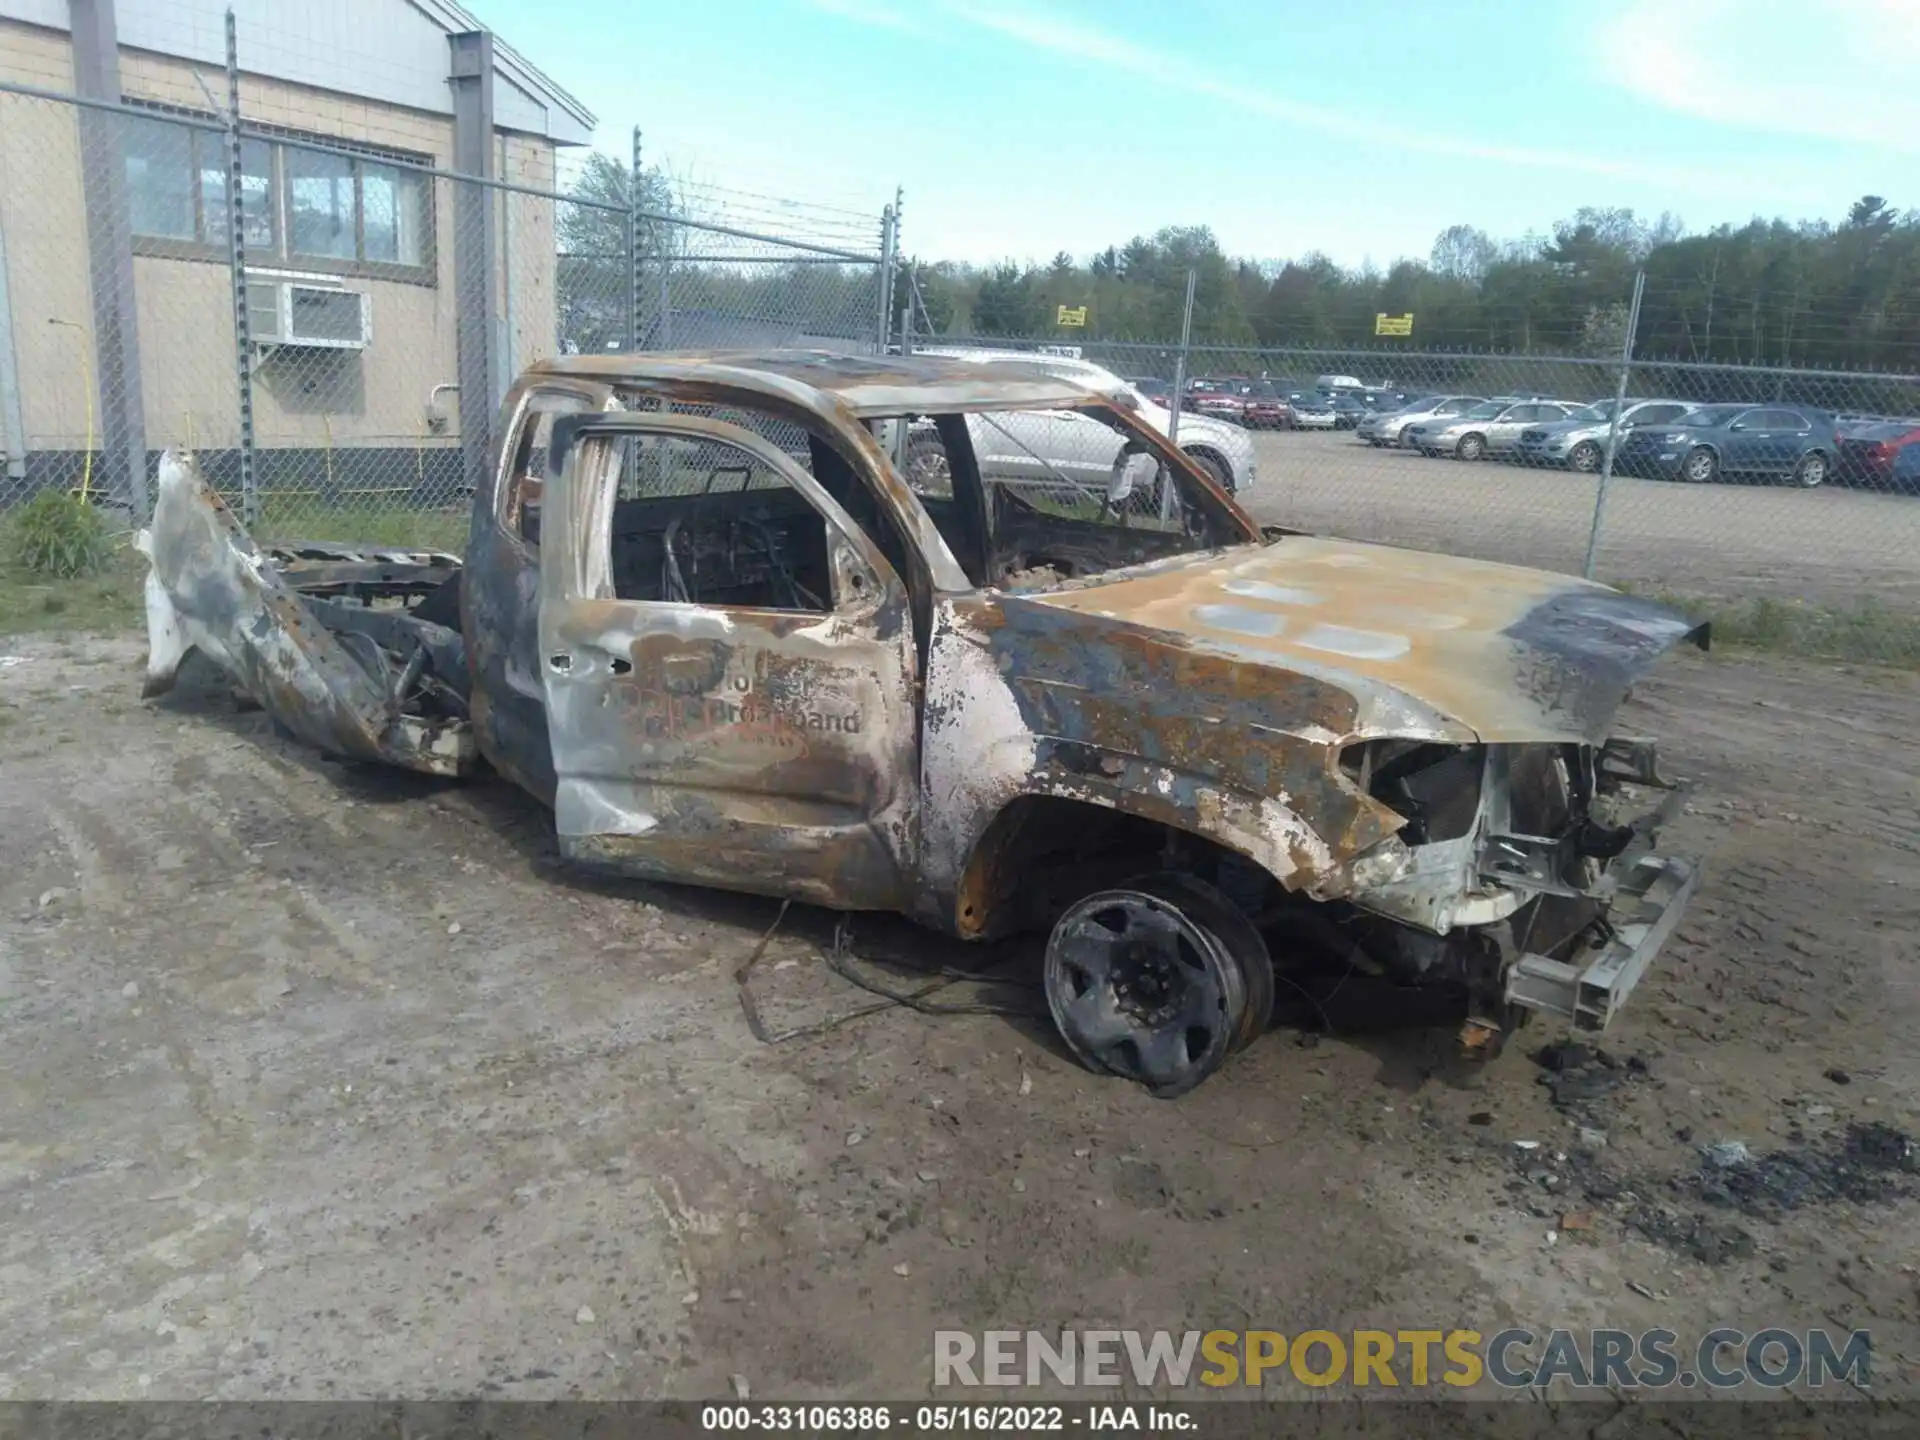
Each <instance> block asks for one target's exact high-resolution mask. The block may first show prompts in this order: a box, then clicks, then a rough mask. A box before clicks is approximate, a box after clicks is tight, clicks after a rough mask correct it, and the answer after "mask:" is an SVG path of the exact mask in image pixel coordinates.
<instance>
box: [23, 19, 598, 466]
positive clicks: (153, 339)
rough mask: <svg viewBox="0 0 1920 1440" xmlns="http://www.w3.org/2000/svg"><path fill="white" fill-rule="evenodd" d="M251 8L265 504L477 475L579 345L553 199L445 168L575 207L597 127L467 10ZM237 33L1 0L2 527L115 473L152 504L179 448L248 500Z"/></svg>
mask: <svg viewBox="0 0 1920 1440" xmlns="http://www.w3.org/2000/svg"><path fill="white" fill-rule="evenodd" d="M234 8H235V11H236V38H237V52H238V56H239V70H240V85H239V92H240V107H239V108H240V114H241V116H242V120H243V124H244V126H245V132H244V138H243V141H242V146H241V181H240V185H239V191H240V205H239V207H238V208H239V214H240V233H241V237H242V239H243V242H244V254H245V273H246V280H247V285H246V294H247V314H248V320H249V325H250V329H251V331H252V340H253V343H252V345H251V346H250V347H249V349H250V354H251V356H252V360H253V374H254V386H253V413H252V424H253V430H254V435H255V445H256V452H255V453H256V457H257V459H256V464H255V470H256V480H257V482H258V483H259V484H261V485H262V486H265V487H266V488H268V489H272V488H274V487H276V486H277V487H280V488H298V489H301V490H304V491H306V492H308V493H313V492H316V491H323V490H324V491H343V492H349V491H361V490H372V489H385V490H389V491H398V490H405V489H408V488H410V487H415V486H419V485H424V484H425V483H426V482H427V481H428V478H429V473H430V472H431V474H432V475H433V476H438V477H442V478H446V477H449V476H453V475H455V474H457V470H458V466H459V463H460V450H461V448H462V446H463V444H464V445H467V446H471V445H473V444H475V443H476V440H477V438H478V436H479V435H482V434H483V432H484V424H481V425H476V424H474V423H473V416H474V414H475V411H476V409H478V411H480V412H482V418H483V419H484V417H485V415H490V413H491V410H492V407H493V403H494V401H495V400H496V399H497V397H498V396H499V394H500V393H502V391H503V390H504V387H505V385H506V384H507V382H508V381H509V380H510V378H511V377H512V375H513V374H514V373H515V372H516V371H517V370H518V369H519V368H520V367H521V366H522V365H524V364H525V363H526V362H527V361H528V360H530V359H533V358H535V357H537V356H540V355H544V354H548V353H551V352H552V350H553V349H554V347H555V337H556V321H555V264H556V261H555V248H556V246H555V234H554V205H553V203H552V202H551V201H548V200H544V199H541V198H539V197H537V196H533V195H528V194H522V193H512V192H506V191H499V190H493V189H490V188H487V187H481V186H474V185H467V184H458V183H456V182H453V181H450V180H448V179H446V178H445V176H444V172H450V171H458V172H460V173H463V174H471V173H474V172H475V171H476V170H477V169H479V168H481V166H482V165H483V164H484V166H485V173H489V174H491V175H492V176H494V177H497V178H500V179H503V180H506V181H509V182H512V183H514V184H517V185H521V186H526V187H529V188H531V189H536V190H549V189H552V188H553V186H554V183H555V179H556V171H557V163H556V161H557V152H558V150H559V148H560V147H563V146H574V145H582V144H584V143H586V142H587V141H588V140H589V139H590V137H591V130H592V126H593V117H592V115H591V114H589V113H588V112H587V111H586V110H585V109H584V108H583V107H582V106H581V105H580V104H579V102H578V101H576V100H574V99H572V98H571V97H570V96H568V95H567V94H566V92H565V91H563V90H561V89H560V88H558V87H557V86H556V85H554V84H553V82H551V81H550V80H548V79H547V78H546V77H545V76H543V75H542V74H541V73H540V72H539V71H538V70H536V69H535V68H534V67H533V66H532V65H531V64H529V63H528V62H527V61H525V60H524V59H522V58H521V57H520V56H519V55H518V54H517V53H515V52H514V51H512V50H511V49H509V48H508V47H507V46H506V45H505V44H504V43H502V42H501V41H499V40H498V39H495V38H494V37H492V36H490V35H487V34H486V33H485V32H483V31H482V30H481V27H480V26H479V24H478V22H477V21H475V20H474V19H473V17H472V16H471V15H469V14H467V13H466V12H465V11H464V10H462V9H461V8H460V7H459V6H458V5H455V4H452V3H448V0H328V3H327V4H325V5H318V4H313V3H309V0H237V3H236V4H235V6H234ZM225 10H226V0H0V85H8V86H12V87H16V88H13V89H11V90H0V460H4V465H5V470H4V473H0V503H4V502H5V501H6V500H7V499H8V498H9V496H10V495H11V496H14V497H17V496H19V495H21V494H26V493H31V492H32V491H34V490H37V489H38V488H40V487H41V486H42V485H45V484H53V483H73V482H74V480H75V479H76V478H77V477H76V475H75V471H76V469H85V456H86V455H87V454H88V453H89V452H91V454H92V455H93V457H94V461H93V466H92V470H93V472H95V478H96V480H97V481H101V482H106V481H108V480H111V481H112V483H114V484H118V485H119V486H121V487H123V488H124V489H125V490H126V492H127V497H128V498H129V499H130V500H133V501H134V502H135V503H137V499H138V496H137V492H138V490H139V485H138V476H137V475H134V474H132V473H130V472H132V471H133V470H134V467H135V465H136V463H138V464H140V465H141V466H142V468H144V469H146V470H147V472H148V473H150V468H151V462H152V456H153V454H154V452H157V451H158V450H159V449H161V448H163V447H165V446H167V445H172V444H179V443H189V444H192V445H193V446H194V447H195V448H196V449H198V450H199V451H200V452H201V454H202V457H203V461H204V462H205V463H207V464H208V466H209V468H210V469H212V470H214V471H215V472H216V473H220V474H221V475H222V478H223V480H229V479H231V478H232V476H231V474H229V473H225V472H227V471H231V469H232V466H233V464H235V463H237V458H238V448H237V447H238V446H239V441H240V434H241V426H242V416H241V405H240V401H239V387H238V386H237V384H236V381H235V370H236V361H235V352H236V346H235V339H234V335H235V317H234V305H233V284H232V273H231V269H230V255H229V245H228V243H227V235H228V232H229V228H230V225H231V216H232V214H233V209H234V207H233V206H232V204H231V203H230V199H229V195H228V170H229V159H230V149H229V142H228V137H227V135H226V133H225V131H224V129H223V128H222V122H223V120H224V115H223V111H224V109H225V107H226V103H227V74H226V66H225V54H226V35H225ZM29 92H51V93H48V94H42V93H29ZM53 94H59V95H72V94H77V95H79V96H82V97H84V98H86V99H90V100H92V101H94V102H97V103H96V104H95V105H93V106H91V107H84V108H83V107H80V106H76V105H74V104H68V103H61V102H60V101H58V100H56V99H54V98H52V95H53ZM482 136H484V139H482V138H481V137H482ZM483 157H484V159H483ZM434 172H443V173H442V174H439V175H436V174H435V173H434ZM476 390H478V391H481V392H483V393H482V394H481V395H480V396H479V402H480V403H479V406H478V407H476V406H475V404H474V401H473V399H472V398H469V397H472V396H473V394H474V392H475V391H476ZM463 399H465V400H466V409H467V410H468V412H469V417H468V422H467V423H466V424H464V425H463V423H462V417H461V415H460V411H461V408H462V405H461V402H462V400H463ZM136 457H138V459H137V460H136ZM101 488H102V489H103V490H104V489H107V488H110V486H109V485H108V484H106V483H102V486H101Z"/></svg>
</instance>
